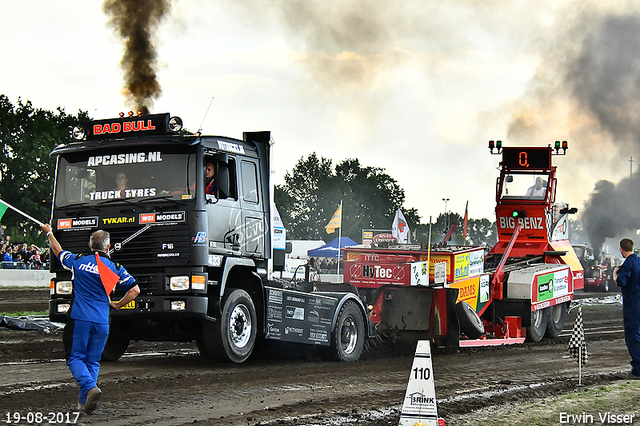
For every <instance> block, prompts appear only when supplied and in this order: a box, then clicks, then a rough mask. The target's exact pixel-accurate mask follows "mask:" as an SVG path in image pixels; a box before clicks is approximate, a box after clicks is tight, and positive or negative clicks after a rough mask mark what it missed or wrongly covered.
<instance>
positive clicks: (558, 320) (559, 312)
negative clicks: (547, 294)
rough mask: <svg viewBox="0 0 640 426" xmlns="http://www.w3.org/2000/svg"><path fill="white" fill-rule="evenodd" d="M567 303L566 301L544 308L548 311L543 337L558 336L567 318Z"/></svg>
mask: <svg viewBox="0 0 640 426" xmlns="http://www.w3.org/2000/svg"><path fill="white" fill-rule="evenodd" d="M567 305H568V304H567V303H561V304H559V305H553V306H551V307H550V308H546V309H545V311H548V318H547V332H546V333H545V334H544V336H545V337H558V335H559V334H560V332H561V331H562V329H563V328H564V323H565V321H566V319H567Z"/></svg>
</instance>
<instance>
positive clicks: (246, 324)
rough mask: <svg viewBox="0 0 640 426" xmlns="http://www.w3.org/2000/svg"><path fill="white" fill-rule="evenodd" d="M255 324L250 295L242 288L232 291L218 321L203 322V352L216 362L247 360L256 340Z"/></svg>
mask: <svg viewBox="0 0 640 426" xmlns="http://www.w3.org/2000/svg"><path fill="white" fill-rule="evenodd" d="M257 326H258V320H257V316H256V308H255V305H254V304H253V300H251V296H249V294H248V293H247V292H246V291H244V290H240V289H236V290H233V291H232V292H231V293H230V294H229V296H227V297H226V298H225V300H224V305H223V308H222V315H221V316H220V320H219V321H218V322H210V321H206V322H205V323H204V326H203V340H204V344H205V348H206V354H207V355H209V356H210V357H212V358H213V359H215V360H216V361H225V362H228V361H231V362H235V363H237V364H240V363H242V362H244V361H246V360H247V358H249V356H250V355H251V352H252V351H253V348H254V346H255V343H256V333H257Z"/></svg>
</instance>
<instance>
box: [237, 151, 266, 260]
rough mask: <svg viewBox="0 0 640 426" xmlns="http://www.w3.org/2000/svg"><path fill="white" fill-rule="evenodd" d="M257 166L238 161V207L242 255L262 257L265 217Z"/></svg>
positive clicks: (249, 160)
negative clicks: (242, 227)
mask: <svg viewBox="0 0 640 426" xmlns="http://www.w3.org/2000/svg"><path fill="white" fill-rule="evenodd" d="M258 177H259V176H258V165H257V163H256V161H254V160H252V159H241V160H240V179H241V180H240V182H241V184H240V189H241V196H240V206H241V208H242V222H243V226H244V238H243V242H242V246H243V255H245V256H256V257H261V258H262V257H264V254H265V253H264V232H265V226H264V223H265V217H264V213H263V208H262V203H263V202H264V200H263V197H262V195H261V194H260V185H258Z"/></svg>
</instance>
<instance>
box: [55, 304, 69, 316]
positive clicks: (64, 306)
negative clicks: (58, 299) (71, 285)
mask: <svg viewBox="0 0 640 426" xmlns="http://www.w3.org/2000/svg"><path fill="white" fill-rule="evenodd" d="M70 308H71V305H70V304H69V303H61V304H59V305H58V306H56V311H57V312H58V313H59V314H66V313H67V312H69V309H70Z"/></svg>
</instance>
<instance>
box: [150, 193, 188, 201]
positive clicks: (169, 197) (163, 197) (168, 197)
mask: <svg viewBox="0 0 640 426" xmlns="http://www.w3.org/2000/svg"><path fill="white" fill-rule="evenodd" d="M174 197H175V195H171V194H165V195H158V196H156V197H151V198H145V199H143V200H141V201H144V202H145V203H146V202H147V201H157V200H167V201H173V202H176V203H177V202H181V203H184V202H186V201H187V200H183V199H181V198H179V199H176V198H174Z"/></svg>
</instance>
